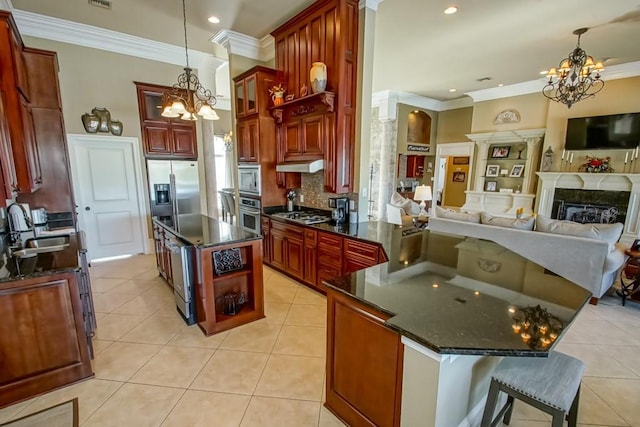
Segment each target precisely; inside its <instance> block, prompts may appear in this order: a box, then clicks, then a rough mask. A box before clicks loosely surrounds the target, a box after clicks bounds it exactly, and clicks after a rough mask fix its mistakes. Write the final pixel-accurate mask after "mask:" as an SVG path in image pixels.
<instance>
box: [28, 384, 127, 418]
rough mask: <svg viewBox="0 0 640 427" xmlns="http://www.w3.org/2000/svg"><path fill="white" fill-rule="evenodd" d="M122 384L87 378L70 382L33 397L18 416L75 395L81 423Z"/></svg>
mask: <svg viewBox="0 0 640 427" xmlns="http://www.w3.org/2000/svg"><path fill="white" fill-rule="evenodd" d="M122 384H123V383H122V382H118V381H105V380H100V379H89V380H86V381H82V382H79V383H77V384H72V385H70V386H69V387H64V388H61V389H58V390H54V391H52V392H51V393H47V394H45V395H43V396H40V397H38V398H36V399H34V400H33V402H32V403H31V404H30V405H29V406H28V407H27V408H26V409H25V410H24V411H23V412H22V413H21V414H20V417H23V416H25V415H27V414H32V413H34V412H38V411H41V410H43V409H46V408H50V407H52V406H55V405H58V404H60V403H63V402H67V401H69V400H71V399H74V398H76V397H77V398H78V421H79V422H80V423H83V422H85V420H86V419H87V418H89V416H90V415H91V414H93V412H94V411H95V410H96V409H98V408H99V407H100V405H102V404H103V403H104V402H105V401H106V400H107V399H108V398H109V397H111V396H112V395H113V394H114V393H115V392H116V391H117V390H118V389H119V388H120V387H122Z"/></svg>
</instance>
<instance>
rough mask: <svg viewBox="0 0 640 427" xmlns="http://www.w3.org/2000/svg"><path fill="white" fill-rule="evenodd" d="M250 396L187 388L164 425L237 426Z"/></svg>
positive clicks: (170, 426)
mask: <svg viewBox="0 0 640 427" xmlns="http://www.w3.org/2000/svg"><path fill="white" fill-rule="evenodd" d="M250 399H251V397H250V396H242V395H239V394H228V393H216V392H210V391H198V390H187V391H186V392H185V394H184V395H183V396H182V397H181V398H180V401H178V404H177V405H176V406H175V407H174V408H173V410H172V411H171V413H170V414H169V416H168V417H167V419H166V420H165V421H164V422H163V423H162V427H184V426H189V427H211V426H216V427H237V426H239V425H240V421H242V417H243V416H244V412H245V410H246V409H247V406H248V405H249V400H250Z"/></svg>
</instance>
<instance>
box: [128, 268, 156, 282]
mask: <svg viewBox="0 0 640 427" xmlns="http://www.w3.org/2000/svg"><path fill="white" fill-rule="evenodd" d="M159 276H160V274H159V273H158V269H157V268H156V267H153V268H150V269H147V270H144V271H142V272H140V273H137V274H133V275H132V276H131V277H133V278H134V279H136V280H154V279H157V278H158V277H159Z"/></svg>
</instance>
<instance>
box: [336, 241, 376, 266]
mask: <svg viewBox="0 0 640 427" xmlns="http://www.w3.org/2000/svg"><path fill="white" fill-rule="evenodd" d="M344 251H345V252H346V255H347V257H353V256H356V257H358V258H361V259H362V260H366V261H371V262H372V263H373V264H377V263H378V246H376V245H372V244H369V243H363V242H360V241H357V240H351V239H345V241H344Z"/></svg>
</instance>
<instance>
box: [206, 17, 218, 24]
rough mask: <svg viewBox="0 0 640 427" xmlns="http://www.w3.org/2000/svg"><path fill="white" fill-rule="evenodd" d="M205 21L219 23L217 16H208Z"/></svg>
mask: <svg viewBox="0 0 640 427" xmlns="http://www.w3.org/2000/svg"><path fill="white" fill-rule="evenodd" d="M207 21H209V22H211V23H212V24H219V23H220V18H218V17H217V16H210V17H209V19H207Z"/></svg>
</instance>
